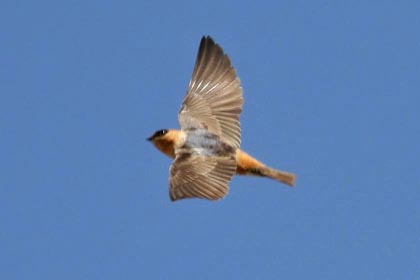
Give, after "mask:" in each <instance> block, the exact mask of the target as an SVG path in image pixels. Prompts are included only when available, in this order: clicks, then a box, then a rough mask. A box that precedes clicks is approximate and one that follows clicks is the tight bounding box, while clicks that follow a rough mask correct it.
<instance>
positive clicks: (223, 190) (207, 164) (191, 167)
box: [169, 153, 236, 201]
mask: <svg viewBox="0 0 420 280" xmlns="http://www.w3.org/2000/svg"><path fill="white" fill-rule="evenodd" d="M235 171H236V160H235V158H234V157H233V156H232V157H216V156H211V157H204V156H197V155H191V154H187V153H184V154H179V155H177V157H176V158H175V161H174V163H173V164H172V166H171V169H170V189H169V193H170V197H171V200H172V201H175V200H178V199H183V198H193V197H196V198H205V199H211V200H216V199H221V198H223V197H224V196H225V195H226V194H227V193H228V191H229V186H228V184H229V182H230V180H231V179H232V176H233V174H234V173H235Z"/></svg>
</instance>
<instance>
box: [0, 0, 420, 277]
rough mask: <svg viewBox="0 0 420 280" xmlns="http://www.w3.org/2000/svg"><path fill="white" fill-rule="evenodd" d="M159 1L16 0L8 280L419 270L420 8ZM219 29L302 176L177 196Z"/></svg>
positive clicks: (250, 112) (252, 112)
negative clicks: (187, 115)
mask: <svg viewBox="0 0 420 280" xmlns="http://www.w3.org/2000/svg"><path fill="white" fill-rule="evenodd" d="M145 2H146V1H86V0H83V1H81V0H78V1H8V0H6V1H2V2H1V4H0V40H1V43H0V50H1V52H0V94H1V99H0V100H1V102H0V125H1V126H0V132H1V136H0V156H1V161H0V164H1V166H0V172H1V175H0V248H1V249H0V264H1V269H0V279H8V280H11V279H105V280H106V279H420V262H419V260H420V170H419V157H420V148H419V143H420V125H419V123H420V113H419V105H420V36H419V30H420V17H419V14H418V12H419V10H420V4H417V3H418V2H415V1H412V2H411V3H412V4H409V3H410V2H409V1H403V2H402V3H400V4H392V3H393V2H395V1H283V2H279V1H267V2H264V3H259V4H256V2H257V1H254V2H251V1H232V2H226V1H203V2H198V1H172V2H169V1H168V2H159V1H148V2H147V3H145ZM350 2H351V3H350ZM202 35H211V36H213V37H214V39H215V40H216V41H217V42H218V43H219V44H221V45H222V46H223V48H224V50H225V51H226V52H227V53H228V54H229V55H230V57H231V59H232V61H233V64H234V65H235V67H236V68H237V70H238V73H239V76H240V78H241V80H242V82H243V87H244V96H245V107H244V113H243V114H242V118H241V120H242V131H243V134H242V136H243V141H242V147H243V148H244V149H245V150H247V151H248V152H250V153H251V154H253V155H255V156H256V157H257V158H259V159H262V160H263V161H265V162H266V163H268V164H270V165H272V166H275V167H278V168H281V169H285V170H289V171H293V172H295V173H297V174H298V176H299V178H298V181H297V186H296V188H294V189H291V188H288V187H286V186H284V185H281V184H278V183H276V182H274V181H270V180H268V179H259V178H244V177H235V178H234V179H233V181H232V182H231V184H230V186H231V190H230V194H229V196H227V197H226V198H225V199H224V200H222V201H219V202H209V201H203V200H185V201H180V202H177V203H171V202H170V201H169V196H168V168H169V166H170V164H171V160H170V159H169V158H167V157H165V156H164V155H163V154H161V153H159V152H158V151H157V150H156V149H155V148H154V147H153V146H152V145H151V144H150V143H149V142H147V141H145V138H146V137H148V136H150V135H151V134H152V133H153V132H154V131H155V130H157V129H160V128H170V127H175V128H176V127H178V120H177V113H178V110H179V107H180V104H181V101H182V99H183V97H184V95H185V91H186V88H187V84H188V81H189V79H190V77H191V73H192V70H193V66H194V61H195V57H196V54H197V49H198V44H199V41H200V38H201V36H202Z"/></svg>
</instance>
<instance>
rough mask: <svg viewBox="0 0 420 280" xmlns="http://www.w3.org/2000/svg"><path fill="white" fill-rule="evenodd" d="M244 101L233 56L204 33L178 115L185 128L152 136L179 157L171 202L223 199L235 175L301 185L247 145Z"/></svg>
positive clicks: (160, 147) (172, 176)
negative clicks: (244, 143)
mask: <svg viewBox="0 0 420 280" xmlns="http://www.w3.org/2000/svg"><path fill="white" fill-rule="evenodd" d="M243 103H244V98H243V89H242V86H241V81H240V79H239V77H238V75H237V73H236V69H235V68H234V67H233V65H232V63H231V60H230V58H229V56H228V55H227V54H225V53H224V51H223V49H222V47H221V46H220V45H218V44H216V43H215V41H214V40H213V39H212V38H211V37H210V36H203V37H202V39H201V42H200V46H199V49H198V55H197V58H196V62H195V66H194V70H193V74H192V78H191V80H190V82H189V85H188V90H187V94H186V96H185V98H184V101H183V103H182V105H181V109H180V111H179V114H178V120H179V123H180V126H181V129H160V130H157V131H156V132H155V133H154V134H153V135H152V136H150V137H149V138H147V140H149V141H151V142H152V143H153V144H154V146H155V147H156V148H157V149H158V150H160V151H161V152H163V153H164V154H165V155H167V156H169V157H171V158H172V159H174V161H173V163H172V165H171V167H170V169H169V173H170V174H169V175H170V176H169V177H170V178H169V196H170V199H171V201H177V200H181V199H186V198H201V199H208V200H220V199H222V198H224V197H225V196H226V195H227V194H228V192H229V183H230V181H231V180H232V177H233V175H235V174H238V175H252V176H260V177H267V178H271V179H274V180H277V181H280V182H282V183H284V184H286V185H289V186H294V185H295V180H296V175H295V174H293V173H290V172H285V171H281V170H277V169H274V168H272V167H270V166H267V165H266V164H264V163H263V162H261V161H259V160H257V159H256V158H254V157H253V156H251V155H249V154H248V153H246V152H245V151H243V150H242V149H241V147H240V145H241V125H240V114H241V113H242V109H243Z"/></svg>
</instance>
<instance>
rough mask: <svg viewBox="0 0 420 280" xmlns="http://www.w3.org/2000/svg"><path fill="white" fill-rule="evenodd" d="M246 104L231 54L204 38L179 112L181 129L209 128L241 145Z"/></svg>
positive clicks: (226, 140)
mask: <svg viewBox="0 0 420 280" xmlns="http://www.w3.org/2000/svg"><path fill="white" fill-rule="evenodd" d="M242 105H243V97H242V87H241V82H240V80H239V78H238V76H237V75H236V70H235V68H233V66H232V65H231V62H230V59H229V57H228V56H227V55H226V54H224V53H223V50H222V48H221V47H220V46H219V45H217V44H216V43H215V42H214V41H213V39H211V38H210V37H203V38H202V39H201V43H200V48H199V51H198V56H197V60H196V63H195V67H194V72H193V75H192V78H191V81H190V83H189V86H188V92H187V95H186V96H185V99H184V102H183V104H182V107H181V110H180V112H179V122H180V125H181V128H182V129H184V130H186V129H188V128H205V129H207V130H209V131H210V132H212V133H214V134H216V135H218V136H219V137H220V140H222V141H223V142H225V143H228V144H230V145H231V146H233V147H235V148H239V146H240V144H241V126H240V122H239V116H240V114H241V112H242Z"/></svg>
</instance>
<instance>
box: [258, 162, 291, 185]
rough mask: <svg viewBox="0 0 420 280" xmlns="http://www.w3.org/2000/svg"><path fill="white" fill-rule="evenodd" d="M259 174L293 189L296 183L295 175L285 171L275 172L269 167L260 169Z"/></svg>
mask: <svg viewBox="0 0 420 280" xmlns="http://www.w3.org/2000/svg"><path fill="white" fill-rule="evenodd" d="M260 172H261V174H262V175H263V176H265V177H269V178H271V179H274V180H277V181H280V182H282V183H284V184H286V185H289V186H291V187H293V186H294V185H295V181H296V175H295V174H293V173H289V172H286V171H281V170H276V169H274V168H271V167H265V168H261V169H260Z"/></svg>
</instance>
